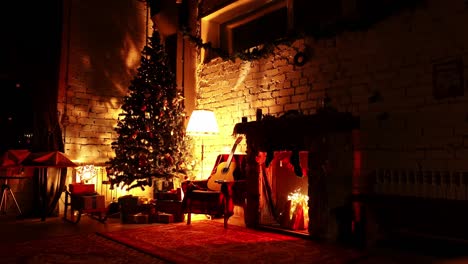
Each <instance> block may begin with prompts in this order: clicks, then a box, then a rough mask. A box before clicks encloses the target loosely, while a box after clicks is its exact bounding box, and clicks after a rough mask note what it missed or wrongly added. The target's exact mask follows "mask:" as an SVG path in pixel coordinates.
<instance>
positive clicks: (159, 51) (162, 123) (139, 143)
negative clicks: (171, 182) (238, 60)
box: [107, 30, 189, 190]
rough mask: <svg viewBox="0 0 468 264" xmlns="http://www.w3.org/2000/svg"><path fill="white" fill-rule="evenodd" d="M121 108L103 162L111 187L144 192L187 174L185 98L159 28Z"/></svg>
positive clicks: (144, 54)
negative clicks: (109, 151)
mask: <svg viewBox="0 0 468 264" xmlns="http://www.w3.org/2000/svg"><path fill="white" fill-rule="evenodd" d="M121 108H122V113H121V114H120V115H119V120H118V122H117V127H116V128H115V131H116V132H117V134H118V138H117V140H116V141H114V142H113V143H112V149H113V150H114V151H115V157H114V158H111V159H110V160H109V161H108V162H107V173H108V177H109V180H110V183H111V189H113V188H114V186H120V187H124V186H127V190H130V189H132V188H135V187H141V188H142V189H144V186H152V182H153V179H155V178H166V179H171V178H172V177H174V176H176V177H181V176H183V175H184V174H185V175H186V173H187V160H186V157H187V156H186V153H189V152H188V146H189V143H188V140H189V138H188V137H187V136H186V135H185V124H184V120H185V112H184V105H183V97H182V95H181V94H180V92H179V91H178V90H177V88H176V80H175V74H174V73H173V72H172V71H171V70H170V66H169V60H168V56H167V53H166V51H165V49H164V46H163V45H162V44H161V39H160V36H159V32H158V31H157V30H155V31H154V32H153V35H152V36H151V37H150V38H149V41H148V43H147V44H146V46H145V47H144V49H143V51H142V56H141V64H140V67H139V68H138V72H137V74H136V76H135V77H134V79H133V80H132V81H131V83H130V86H129V94H128V95H127V96H125V97H124V100H123V105H122V107H121Z"/></svg>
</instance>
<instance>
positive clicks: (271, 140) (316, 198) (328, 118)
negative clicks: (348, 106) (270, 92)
mask: <svg viewBox="0 0 468 264" xmlns="http://www.w3.org/2000/svg"><path fill="white" fill-rule="evenodd" d="M358 129H359V118H358V117H355V116H353V115H352V114H351V113H347V112H337V111H333V110H332V111H330V110H322V111H319V112H318V113H317V114H313V115H302V114H298V113H293V114H285V115H283V116H281V117H271V116H263V117H262V118H261V119H260V120H257V121H251V122H242V123H238V124H236V125H235V126H234V130H233V134H234V135H245V137H246V142H247V157H246V174H247V175H246V179H247V190H246V191H247V194H246V196H247V204H246V208H245V214H244V215H245V224H246V226H247V227H252V228H255V227H258V226H259V198H260V193H259V189H260V188H259V174H260V173H259V172H260V165H259V164H258V163H257V159H256V158H257V155H258V154H259V152H266V153H267V158H266V162H265V164H266V166H267V167H268V164H269V161H271V160H272V159H273V156H274V152H275V151H292V152H293V154H292V155H291V164H293V165H294V167H295V172H296V171H297V172H299V171H300V167H299V161H298V160H297V161H296V164H294V161H293V158H292V157H293V155H294V153H298V152H299V151H308V153H309V154H308V157H309V158H308V168H309V171H308V178H309V196H311V203H312V204H310V205H309V208H314V210H315V211H314V213H311V212H309V215H310V216H311V219H310V225H309V234H310V235H311V236H313V237H321V236H324V235H326V234H324V232H326V231H324V230H327V223H326V222H327V220H326V219H327V216H324V215H325V214H326V212H328V210H329V208H326V207H324V206H323V204H324V203H323V201H326V200H327V198H324V197H326V196H327V195H328V194H327V193H326V192H327V191H326V190H327V187H326V181H325V180H324V179H326V176H325V175H324V174H326V172H324V170H323V166H324V164H326V162H327V160H328V158H329V157H328V155H329V153H328V150H329V148H328V147H329V145H328V142H327V137H328V136H329V135H331V134H334V133H344V134H349V135H351V132H352V131H356V130H358ZM296 166H297V167H296ZM296 169H297V170H296ZM298 176H301V175H298ZM309 210H310V209H309ZM313 218H314V219H313Z"/></svg>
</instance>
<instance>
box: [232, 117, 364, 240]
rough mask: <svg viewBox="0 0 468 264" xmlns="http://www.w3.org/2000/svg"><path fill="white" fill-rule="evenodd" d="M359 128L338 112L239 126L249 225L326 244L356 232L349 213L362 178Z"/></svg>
mask: <svg viewBox="0 0 468 264" xmlns="http://www.w3.org/2000/svg"><path fill="white" fill-rule="evenodd" d="M358 128H359V118H357V117H353V116H352V115H351V113H340V112H336V111H334V110H333V109H320V110H319V111H318V112H317V113H316V114H314V115H302V114H299V113H293V114H289V113H288V114H285V115H284V116H281V117H271V116H260V118H259V120H257V121H251V122H242V123H238V124H236V125H235V127H234V131H233V132H234V133H233V134H234V135H238V134H243V135H245V138H246V141H247V156H246V164H247V165H246V172H245V173H246V182H247V184H246V197H247V198H246V200H247V201H246V205H245V209H244V220H245V224H246V226H247V227H252V228H256V227H271V228H274V229H280V230H284V231H291V232H294V233H297V232H299V233H304V234H307V235H309V236H311V237H315V238H325V239H328V238H330V237H332V239H335V238H336V236H337V234H338V233H343V232H342V231H340V230H339V229H340V228H341V227H339V226H344V227H345V229H346V228H350V227H351V225H352V223H351V219H350V218H349V217H347V216H346V215H349V214H348V213H343V212H346V210H347V208H349V205H348V204H347V199H348V198H349V197H350V196H351V193H352V191H353V187H352V186H353V181H354V180H356V179H355V178H357V177H359V175H360V169H361V165H360V152H359V149H358V142H359V133H358V132H359V131H358ZM342 229H343V228H342Z"/></svg>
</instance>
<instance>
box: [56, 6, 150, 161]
mask: <svg viewBox="0 0 468 264" xmlns="http://www.w3.org/2000/svg"><path fill="white" fill-rule="evenodd" d="M69 4H70V8H71V11H70V17H69V19H70V20H69V21H70V23H69V25H68V36H69V50H68V52H67V54H66V55H67V56H68V58H67V60H68V61H63V64H62V71H66V72H65V78H64V80H63V81H64V85H63V89H62V91H61V96H60V98H59V99H60V103H59V111H60V114H61V115H62V120H65V119H68V122H64V121H62V125H63V131H64V132H63V133H64V135H65V148H66V153H67V154H68V155H69V156H70V157H72V158H73V159H75V160H78V161H79V162H83V163H86V162H93V163H95V164H96V163H97V164H99V163H103V162H105V161H107V160H108V159H109V158H110V157H111V156H113V155H114V153H113V151H112V149H111V142H112V141H113V140H114V138H115V137H116V134H115V132H114V130H113V128H114V126H115V125H116V124H117V117H118V114H119V113H120V106H121V104H122V99H123V96H124V95H125V94H126V93H127V88H128V85H129V84H130V81H131V79H132V78H133V76H134V74H135V73H136V68H137V67H138V66H139V64H140V55H141V50H142V48H143V47H144V45H145V35H146V33H145V32H146V23H147V21H146V6H145V4H144V3H142V2H138V1H131V0H126V1H119V2H118V3H115V1H99V3H97V2H95V1H75V0H71V1H69ZM109 6H112V8H109ZM149 28H150V29H151V26H150V27H149ZM66 42H67V40H64V43H65V45H66Z"/></svg>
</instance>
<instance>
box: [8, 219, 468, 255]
mask: <svg viewBox="0 0 468 264" xmlns="http://www.w3.org/2000/svg"><path fill="white" fill-rule="evenodd" d="M205 219H207V217H206V216H204V215H194V216H193V219H192V221H194V222H195V221H197V220H205ZM213 221H220V222H222V221H223V219H214V220H213ZM229 224H230V225H240V226H244V221H243V218H241V217H239V216H233V217H231V218H230V219H229ZM149 225H157V224H156V223H154V224H149ZM143 226H148V224H122V223H121V221H120V218H108V219H107V221H106V223H104V224H103V223H100V222H98V221H96V220H94V219H92V218H90V217H88V216H86V215H83V217H82V218H81V221H80V222H79V223H78V224H72V223H69V222H66V221H64V220H63V219H62V217H50V218H47V219H46V220H45V221H41V220H40V219H38V218H34V219H20V218H17V217H16V216H12V215H0V229H1V231H0V232H1V233H0V234H1V235H0V245H1V243H19V242H22V241H27V240H33V239H41V238H50V237H53V236H62V235H72V234H79V233H80V234H83V233H94V232H98V231H101V232H105V231H118V230H123V229H128V228H138V227H143ZM415 248H417V249H420V248H418V247H415ZM462 251H463V250H462ZM465 252H466V255H463V254H461V255H460V254H458V255H450V256H449V255H446V256H443V255H442V256H441V255H439V256H437V255H431V254H430V253H431V252H429V253H428V250H422V251H421V250H414V248H408V247H406V248H401V247H400V248H395V246H394V245H393V246H388V247H385V246H384V247H379V248H373V249H371V250H369V251H368V255H369V258H367V259H363V260H361V261H358V262H356V263H355V264H371V263H372V264H374V263H375V264H398V263H415V264H422V263H428V264H429V263H431V264H432V263H438V264H465V263H466V264H468V247H467V250H466V251H465Z"/></svg>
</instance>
